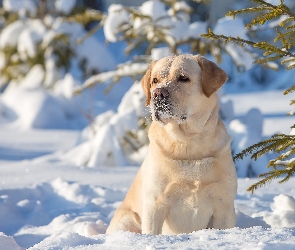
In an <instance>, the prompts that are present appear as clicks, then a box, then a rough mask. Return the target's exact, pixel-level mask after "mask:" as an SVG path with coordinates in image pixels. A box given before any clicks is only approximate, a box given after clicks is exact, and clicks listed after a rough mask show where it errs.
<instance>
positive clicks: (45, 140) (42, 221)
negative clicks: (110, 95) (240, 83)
mask: <svg viewBox="0 0 295 250" xmlns="http://www.w3.org/2000/svg"><path fill="white" fill-rule="evenodd" d="M226 98H228V99H230V100H232V101H233V104H234V110H235V113H236V114H237V116H238V117H239V116H240V117H242V116H243V115H244V114H245V113H246V112H247V111H248V110H249V109H250V108H259V109H260V110H261V112H262V113H263V116H264V125H263V135H269V134H272V133H274V132H284V133H289V131H290V129H289V127H290V126H291V125H292V124H293V123H294V122H292V121H293V120H292V119H293V118H286V117H285V116H284V114H285V113H287V112H288V111H289V110H290V107H289V105H288V98H285V97H284V96H282V93H281V91H277V92H276V91H275V92H264V93H251V94H232V95H228V96H227V97H226ZM273 100H276V101H275V102H274V101H273ZM12 125H13V123H12ZM12 125H10V124H9V123H3V124H0V232H3V233H0V246H1V249H3V250H9V249H13V250H15V249H25V248H30V249H217V248H218V249H294V248H295V199H294V197H295V179H291V180H290V181H289V182H288V183H286V184H283V185H278V184H277V183H275V182H274V183H271V185H269V186H266V187H265V188H261V189H259V190H257V191H256V192H255V193H254V194H250V193H248V192H246V189H247V187H249V186H250V185H251V183H254V182H255V181H256V179H239V187H238V195H237V198H236V201H235V206H236V214H237V225H236V226H237V227H236V228H233V229H228V230H212V229H208V230H202V231H198V232H194V233H191V234H182V235H175V236H164V235H161V236H151V235H137V234H133V233H130V232H118V233H116V234H113V235H106V234H104V233H105V231H106V227H107V225H108V223H109V222H110V219H111V217H112V215H113V213H114V211H115V209H116V207H118V205H119V204H120V202H121V201H122V200H123V199H124V196H125V194H126V192H127V190H128V188H129V186H130V184H131V182H132V179H133V178H134V176H135V174H136V172H137V170H138V167H132V166H130V167H119V166H118V167H113V168H112V167H108V168H89V167H85V166H74V165H73V164H71V163H69V162H68V161H67V160H61V159H62V157H59V158H58V157H52V155H63V154H65V153H66V152H67V151H68V150H70V149H71V148H73V147H74V146H75V145H77V144H78V142H79V140H80V131H75V130H38V129H32V130H21V129H20V128H15V127H13V126H12ZM179 216H181V214H180V215H179Z"/></svg>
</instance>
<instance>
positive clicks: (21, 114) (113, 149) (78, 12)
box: [0, 0, 295, 250]
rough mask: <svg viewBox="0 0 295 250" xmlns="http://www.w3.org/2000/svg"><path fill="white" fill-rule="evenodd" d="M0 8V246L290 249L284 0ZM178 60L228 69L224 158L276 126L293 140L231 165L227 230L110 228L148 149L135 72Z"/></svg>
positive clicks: (38, 3)
mask: <svg viewBox="0 0 295 250" xmlns="http://www.w3.org/2000/svg"><path fill="white" fill-rule="evenodd" d="M243 9H247V11H244V12H243V11H240V12H241V13H240V12H239V10H243ZM250 9H251V10H252V11H250ZM253 9H254V10H253ZM283 10H285V11H283ZM0 11H1V16H0V246H1V247H0V248H1V249H5V250H10V249H13V250H16V249H219V248H220V249H254V248H255V249H283V248H284V249H294V248H295V180H294V178H292V175H293V174H294V173H295V167H294V164H295V161H294V158H292V157H291V156H292V154H294V152H295V149H294V146H293V145H294V142H293V141H294V140H295V139H294V138H293V137H292V136H293V135H295V132H294V130H295V128H294V127H292V126H295V125H294V123H295V122H294V116H292V115H293V114H294V103H295V101H292V100H291V99H294V98H293V97H292V95H293V94H294V93H290V94H289V95H284V92H285V91H286V90H289V91H287V92H292V91H294V89H295V87H293V86H294V85H295V80H294V79H295V69H294V67H295V66H294V65H295V51H294V44H295V42H294V40H295V34H294V29H295V2H294V1H292V0H285V1H280V0H264V1H263V0H247V1H245V0H227V1H218V0H186V1H178V0H173V1H166V0H148V1H131V0H130V1H128V0H125V1H111V0H104V1H86V0H84V1H78V0H2V1H0ZM232 11H237V12H235V13H233V12H232ZM259 11H264V12H263V13H264V16H263V15H262V14H261V12H259ZM267 11H269V12H267ZM272 11H273V12H272ZM228 13H229V14H230V13H231V15H228ZM267 14H268V15H267ZM271 14H273V16H270V15H271ZM259 17H261V19H259ZM263 17H265V19H263ZM255 18H256V19H255ZM253 20H257V23H258V24H259V25H254V24H253ZM251 21H252V24H253V25H247V24H249V23H250V24H251ZM257 23H256V24H257ZM286 24H288V25H289V26H288V29H287V31H286V30H285V29H284V25H286ZM285 32H287V33H285ZM288 32H289V33H288ZM282 34H283V35H282ZM284 34H286V35H284ZM292 35H293V36H292ZM277 37H279V38H278V39H276V38H277ZM235 38H236V40H235ZM241 41H242V42H241ZM243 41H251V42H249V43H246V42H243ZM276 42H277V43H279V45H278V46H281V47H275V45H276V44H277V43H276ZM251 43H253V44H254V45H255V46H251ZM258 43H259V44H264V45H265V43H267V45H268V44H271V45H269V46H268V47H259V46H256V45H257V44H258ZM271 49H273V50H272V51H271ZM181 54H194V55H195V54H202V55H204V56H205V57H206V58H207V59H209V60H211V61H213V62H215V63H217V64H218V65H219V67H221V68H222V69H223V70H224V71H225V72H226V73H227V75H228V80H227V82H226V83H225V85H224V86H223V87H222V89H220V90H219V92H218V97H219V105H220V110H219V117H220V119H221V120H222V121H223V123H224V124H225V126H226V128H227V131H228V133H229V134H230V136H231V138H232V143H231V151H232V155H233V156H235V155H237V154H239V153H241V152H242V151H243V150H245V149H246V148H249V147H250V149H251V146H252V145H257V143H258V144H259V142H261V141H264V140H268V139H269V138H273V137H272V136H273V135H276V134H283V135H286V136H291V137H288V138H291V139H290V140H288V141H287V142H285V143H286V145H285V146H283V149H284V150H285V151H284V150H283V149H280V148H279V147H280V146H281V145H279V146H278V147H277V148H276V149H278V150H273V149H274V148H273V147H272V148H271V150H264V149H265V148H263V150H262V153H261V154H260V155H259V156H260V157H258V158H257V159H256V160H255V159H253V158H256V157H252V158H251V155H250V154H246V155H245V156H243V157H241V158H242V159H239V160H237V161H236V162H235V166H236V170H237V176H238V194H237V197H236V200H235V209H236V211H235V212H236V217H237V223H236V227H235V228H232V229H226V230H215V229H206V230H200V231H197V232H193V233H191V234H181V235H173V236H169V235H158V236H152V235H139V234H134V233H130V232H118V233H115V234H112V235H107V234H105V232H106V228H107V227H108V225H109V223H110V220H111V218H112V216H113V214H114V212H115V210H116V208H117V207H118V206H119V205H120V204H121V202H122V200H123V199H124V197H125V195H126V192H127V191H128V189H129V187H130V185H131V183H132V180H133V178H134V176H135V175H136V173H137V171H138V169H139V166H140V165H141V163H142V162H143V160H144V158H145V156H146V154H147V146H148V143H149V141H148V137H147V131H148V128H149V125H150V123H151V118H150V115H149V108H148V107H146V106H145V102H146V100H145V99H146V97H145V94H144V91H143V89H142V86H141V78H142V76H143V75H144V74H145V72H146V71H147V69H148V68H149V65H150V64H151V63H152V62H153V61H154V60H158V59H161V58H163V57H166V56H170V55H181ZM274 54H275V55H279V56H274V57H272V58H270V59H269V60H263V58H264V59H265V58H267V56H269V55H274ZM290 102H291V105H290ZM287 147H291V149H290V150H289V151H287ZM287 156H288V157H289V158H287ZM274 159H276V160H274ZM278 160H280V161H279V162H278ZM293 162H294V164H293ZM270 163H272V164H273V165H269V164H270ZM277 165H281V167H285V169H284V170H286V171H289V172H283V174H286V173H287V174H289V173H291V174H290V176H289V177H288V179H287V181H286V182H284V183H282V184H279V183H278V182H279V181H280V180H281V179H282V178H284V176H283V177H282V176H281V175H272V176H273V177H272V178H273V179H275V180H273V179H271V180H270V179H266V181H265V182H263V185H261V187H260V186H259V188H257V189H256V188H255V192H254V193H251V192H248V191H247V189H248V188H249V187H250V186H251V185H253V184H254V185H255V183H257V182H259V181H260V180H261V178H259V176H260V177H261V176H263V175H264V173H266V172H267V171H270V167H272V168H273V169H274V170H273V171H272V174H273V173H274V171H276V170H277V168H279V167H278V166H277ZM280 178H281V179H280ZM264 184H266V185H264ZM252 192H253V190H252ZM179 216H181V214H180V215H179Z"/></svg>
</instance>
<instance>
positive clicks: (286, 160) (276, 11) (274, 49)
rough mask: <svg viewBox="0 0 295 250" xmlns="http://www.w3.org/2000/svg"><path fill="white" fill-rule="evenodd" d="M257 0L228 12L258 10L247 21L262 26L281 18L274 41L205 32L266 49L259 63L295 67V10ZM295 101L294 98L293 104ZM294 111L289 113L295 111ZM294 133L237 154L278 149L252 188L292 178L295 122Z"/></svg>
mask: <svg viewBox="0 0 295 250" xmlns="http://www.w3.org/2000/svg"><path fill="white" fill-rule="evenodd" d="M251 1H252V2H254V3H255V4H256V6H255V7H249V8H245V9H241V10H236V11H230V12H229V13H228V14H227V16H232V17H233V18H235V17H236V16H237V15H241V14H255V16H254V18H252V19H251V20H250V22H249V23H248V24H247V25H246V28H252V27H254V26H262V25H264V24H265V23H267V22H269V21H271V20H274V19H276V20H278V22H277V23H278V27H271V29H273V30H275V31H276V36H275V37H274V39H273V43H270V42H266V41H257V42H255V41H252V40H246V39H241V38H240V37H231V36H224V35H217V34H215V33H214V32H213V31H212V30H209V32H208V34H206V35H204V36H205V37H206V38H208V39H211V40H218V41H222V42H223V43H225V44H227V43H235V44H238V45H240V46H243V47H252V48H254V49H259V50H261V51H263V54H262V56H260V57H258V58H256V60H255V63H257V64H263V65H266V64H268V63H269V62H273V61H280V63H281V64H282V65H285V66H286V69H287V70H292V69H294V68H295V51H294V45H295V14H294V13H293V12H292V11H291V9H290V8H289V7H288V6H287V5H285V3H284V1H283V0H280V3H279V4H278V5H275V4H272V3H269V2H270V1H264V0H251ZM294 90H295V85H293V86H292V87H291V88H289V89H287V90H286V91H285V92H284V94H289V93H291V92H293V91H294ZM294 103H295V101H294V100H291V105H292V104H294ZM293 114H294V111H291V112H290V113H289V115H293ZM291 128H292V131H291V134H290V135H286V134H276V135H273V136H272V137H271V138H270V139H267V140H264V141H261V142H259V143H257V144H254V145H252V146H250V147H248V148H246V149H245V150H243V151H242V152H241V153H239V154H237V155H236V156H235V157H234V159H235V160H238V159H243V158H244V157H245V156H248V155H251V158H253V159H255V160H257V158H259V157H261V156H262V155H264V154H266V153H268V152H270V151H275V152H276V153H278V156H277V157H276V158H275V159H273V160H271V161H270V162H269V164H268V166H267V167H268V168H270V169H271V170H270V171H268V172H265V173H263V174H261V175H260V176H259V177H260V178H262V179H261V180H260V181H258V182H257V183H255V184H254V185H252V186H250V187H249V188H248V191H251V192H254V191H255V189H257V188H259V187H261V186H263V185H265V184H267V183H268V182H270V181H272V180H274V179H276V178H282V180H280V181H279V183H283V182H285V181H287V180H289V179H290V177H291V176H293V175H294V173H295V157H294V155H295V133H294V126H292V127H291Z"/></svg>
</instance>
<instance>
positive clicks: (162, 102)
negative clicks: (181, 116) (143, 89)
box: [152, 88, 173, 121]
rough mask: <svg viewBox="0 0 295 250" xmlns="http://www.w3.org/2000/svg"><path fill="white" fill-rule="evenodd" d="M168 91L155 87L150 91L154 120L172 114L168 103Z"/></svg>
mask: <svg viewBox="0 0 295 250" xmlns="http://www.w3.org/2000/svg"><path fill="white" fill-rule="evenodd" d="M169 97H170V93H169V91H168V90H167V89H165V88H156V89H154V91H153V93H152V98H153V106H154V115H155V116H154V117H155V119H156V120H158V121H159V120H162V119H161V118H163V119H165V118H168V117H171V116H173V114H172V106H171V104H170V101H169V99H170V98H169Z"/></svg>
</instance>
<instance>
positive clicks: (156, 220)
mask: <svg viewBox="0 0 295 250" xmlns="http://www.w3.org/2000/svg"><path fill="white" fill-rule="evenodd" d="M164 219H165V206H164V204H163V203H162V202H160V201H159V200H157V199H156V198H151V197H148V198H146V199H145V198H143V211H142V228H141V229H142V233H143V234H153V235H156V234H161V233H162V227H163V223H164Z"/></svg>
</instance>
